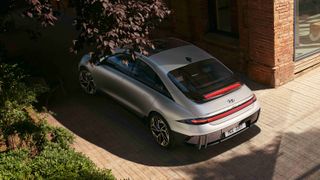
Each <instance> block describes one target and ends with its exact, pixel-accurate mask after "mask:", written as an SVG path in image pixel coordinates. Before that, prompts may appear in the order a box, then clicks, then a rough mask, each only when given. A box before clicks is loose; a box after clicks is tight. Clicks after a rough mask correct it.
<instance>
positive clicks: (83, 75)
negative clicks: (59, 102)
mask: <svg viewBox="0 0 320 180" xmlns="http://www.w3.org/2000/svg"><path fill="white" fill-rule="evenodd" d="M79 83H80V86H81V88H82V89H83V90H84V92H86V93H87V94H91V95H92V94H95V93H96V91H97V88H96V85H95V83H94V81H93V77H92V74H91V73H90V72H89V71H88V70H85V69H82V70H80V72H79Z"/></svg>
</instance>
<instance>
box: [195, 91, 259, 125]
mask: <svg viewBox="0 0 320 180" xmlns="http://www.w3.org/2000/svg"><path fill="white" fill-rule="evenodd" d="M256 100H257V98H256V96H255V95H253V97H252V98H251V99H249V100H248V101H246V102H244V103H243V104H241V105H239V106H237V107H235V108H233V109H230V110H228V111H225V112H223V113H220V114H218V115H215V116H212V117H209V118H206V119H194V120H191V122H192V124H205V123H209V122H212V121H216V120H218V119H222V118H224V117H226V116H229V115H230V114H233V113H235V112H238V111H240V110H242V109H244V108H246V107H248V106H249V105H251V104H252V103H254V102H255V101H256Z"/></svg>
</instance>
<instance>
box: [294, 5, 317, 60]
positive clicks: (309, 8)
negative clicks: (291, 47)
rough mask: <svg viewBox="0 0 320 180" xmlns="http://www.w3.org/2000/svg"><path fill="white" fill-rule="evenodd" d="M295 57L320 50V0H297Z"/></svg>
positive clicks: (297, 58) (298, 57) (301, 56)
mask: <svg viewBox="0 0 320 180" xmlns="http://www.w3.org/2000/svg"><path fill="white" fill-rule="evenodd" d="M295 2H296V5H295V14H296V15H295V59H296V60H299V59H302V58H303V57H305V56H308V55H310V54H312V53H314V52H317V51H319V50H320V1H319V0H296V1H295Z"/></svg>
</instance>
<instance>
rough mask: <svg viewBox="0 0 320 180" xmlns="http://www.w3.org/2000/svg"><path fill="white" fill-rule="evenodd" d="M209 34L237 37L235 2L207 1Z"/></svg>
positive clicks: (233, 0)
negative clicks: (216, 33)
mask: <svg viewBox="0 0 320 180" xmlns="http://www.w3.org/2000/svg"><path fill="white" fill-rule="evenodd" d="M208 5H209V6H208V7H209V25H210V31H211V32H220V33H222V34H226V35H230V36H236V37H237V36H239V28H238V5H237V0H208Z"/></svg>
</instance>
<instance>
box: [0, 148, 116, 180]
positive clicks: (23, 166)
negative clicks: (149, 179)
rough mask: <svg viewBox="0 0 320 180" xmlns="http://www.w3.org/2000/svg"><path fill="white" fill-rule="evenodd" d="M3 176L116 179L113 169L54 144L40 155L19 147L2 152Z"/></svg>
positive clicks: (20, 177)
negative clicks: (96, 163) (105, 167)
mask: <svg viewBox="0 0 320 180" xmlns="http://www.w3.org/2000/svg"><path fill="white" fill-rule="evenodd" d="M0 177H1V179H114V177H113V175H112V174H111V171H110V170H101V169H98V168H96V167H95V165H94V164H93V163H92V162H91V161H90V160H89V159H88V158H87V157H85V156H83V155H82V154H79V153H77V152H75V151H74V150H72V149H70V148H67V149H64V148H61V147H60V146H57V145H56V144H54V143H52V144H49V145H47V146H46V147H45V148H44V149H43V150H42V151H41V153H40V154H38V155H37V156H35V157H34V158H31V157H30V151H29V150H27V149H19V150H13V151H9V152H7V153H2V154H0Z"/></svg>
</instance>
